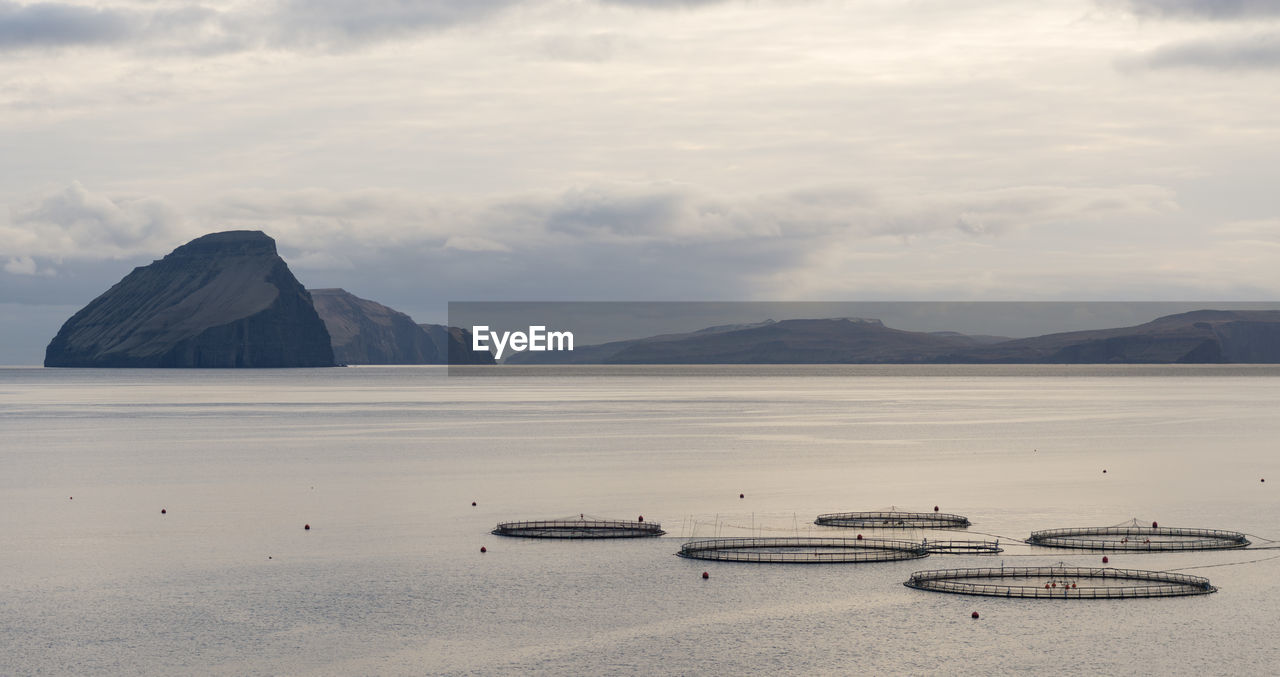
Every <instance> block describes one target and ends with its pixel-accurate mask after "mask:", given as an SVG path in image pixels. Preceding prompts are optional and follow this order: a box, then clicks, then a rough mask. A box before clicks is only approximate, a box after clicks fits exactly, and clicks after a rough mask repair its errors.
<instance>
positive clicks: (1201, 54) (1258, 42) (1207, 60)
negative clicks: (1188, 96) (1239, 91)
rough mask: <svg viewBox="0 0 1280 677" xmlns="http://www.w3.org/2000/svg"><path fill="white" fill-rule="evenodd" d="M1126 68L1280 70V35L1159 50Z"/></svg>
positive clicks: (1199, 42)
mask: <svg viewBox="0 0 1280 677" xmlns="http://www.w3.org/2000/svg"><path fill="white" fill-rule="evenodd" d="M1121 65H1122V66H1124V67H1130V68H1131V67H1133V66H1140V67H1145V68H1150V69H1163V68H1199V69H1205V70H1224V71H1237V70H1240V71H1242V70H1268V69H1272V68H1276V67H1278V66H1280V33H1260V34H1254V35H1248V36H1243V37H1219V38H1210V39H1205V40H1194V41H1187V42H1178V43H1173V44H1169V45H1163V46H1161V47H1157V48H1156V49H1154V50H1151V51H1149V52H1146V53H1145V54H1141V55H1138V56H1136V57H1131V58H1129V59H1125V60H1122V61H1121Z"/></svg>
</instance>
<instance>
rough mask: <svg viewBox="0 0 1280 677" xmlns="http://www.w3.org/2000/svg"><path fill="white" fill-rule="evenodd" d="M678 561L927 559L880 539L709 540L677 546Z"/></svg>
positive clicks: (920, 548) (919, 551)
mask: <svg viewBox="0 0 1280 677" xmlns="http://www.w3.org/2000/svg"><path fill="white" fill-rule="evenodd" d="M676 554H678V555H680V556H681V557H688V558H691V559H707V560H716V561H720V562H761V563H769V564H846V563H855V562H891V561H896V560H905V559H918V558H921V557H927V556H928V555H929V551H928V550H926V549H925V547H924V545H922V544H920V543H915V542H913V541H895V540H888V539H881V538H866V539H862V538H809V537H794V538H712V539H706V540H699V541H689V542H688V543H685V544H684V545H682V546H680V552H678V553H676Z"/></svg>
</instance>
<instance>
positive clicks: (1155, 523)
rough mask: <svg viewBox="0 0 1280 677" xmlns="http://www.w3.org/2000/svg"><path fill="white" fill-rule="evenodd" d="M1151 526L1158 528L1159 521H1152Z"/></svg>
mask: <svg viewBox="0 0 1280 677" xmlns="http://www.w3.org/2000/svg"><path fill="white" fill-rule="evenodd" d="M1151 528H1152V529H1158V528H1160V523H1159V522H1152V523H1151Z"/></svg>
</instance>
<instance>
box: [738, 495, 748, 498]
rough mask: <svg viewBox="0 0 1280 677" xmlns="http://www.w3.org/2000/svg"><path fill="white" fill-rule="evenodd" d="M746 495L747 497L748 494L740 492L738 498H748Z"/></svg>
mask: <svg viewBox="0 0 1280 677" xmlns="http://www.w3.org/2000/svg"><path fill="white" fill-rule="evenodd" d="M746 497H747V495H746V494H738V498H746Z"/></svg>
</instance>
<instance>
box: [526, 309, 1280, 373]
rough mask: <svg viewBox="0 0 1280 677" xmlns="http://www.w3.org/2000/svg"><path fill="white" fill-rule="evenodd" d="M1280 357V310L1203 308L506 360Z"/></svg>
mask: <svg viewBox="0 0 1280 677" xmlns="http://www.w3.org/2000/svg"><path fill="white" fill-rule="evenodd" d="M1109 363H1115V364H1203V363H1280V311H1275V310H1257V311H1225V310H1199V311H1194V312H1189V313H1181V314H1178V315H1169V316H1166V317H1161V318H1159V319H1156V320H1153V321H1151V322H1148V323H1146V324H1142V325H1137V326H1133V327H1121V328H1115V329H1100V330H1093V331H1076V332H1067V333H1061V334H1049V335H1045V336H1037V337H1034V338H1024V339H1008V338H1003V337H998V336H971V335H965V334H960V333H957V332H947V331H943V332H912V331H903V330H900V329H891V328H889V327H886V326H884V324H883V323H882V322H880V321H879V320H875V319H863V318H837V319H814V320H783V321H780V322H774V321H772V320H769V321H765V322H760V323H758V324H747V325H728V326H719V327H709V328H707V329H703V330H700V331H695V332H690V333H686V334H664V335H659V336H651V337H647V338H641V339H634V340H627V341H614V342H610V343H604V344H598V345H587V346H581V347H578V348H577V349H575V350H574V351H573V352H540V353H533V352H525V353H517V354H515V355H512V356H511V357H510V358H508V359H507V360H506V361H505V362H504V364H1109Z"/></svg>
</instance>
